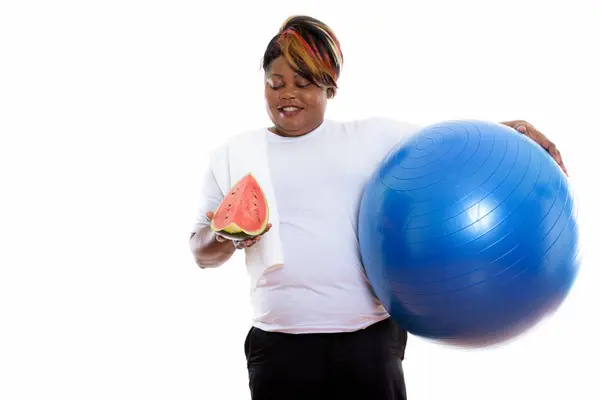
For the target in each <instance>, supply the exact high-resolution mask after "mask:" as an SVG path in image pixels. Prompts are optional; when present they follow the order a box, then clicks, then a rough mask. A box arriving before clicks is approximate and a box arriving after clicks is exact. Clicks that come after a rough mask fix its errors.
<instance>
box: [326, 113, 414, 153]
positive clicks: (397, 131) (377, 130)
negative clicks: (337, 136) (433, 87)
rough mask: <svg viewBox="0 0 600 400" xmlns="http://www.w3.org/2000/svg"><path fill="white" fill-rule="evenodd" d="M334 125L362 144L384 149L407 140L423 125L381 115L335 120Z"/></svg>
mask: <svg viewBox="0 0 600 400" xmlns="http://www.w3.org/2000/svg"><path fill="white" fill-rule="evenodd" d="M332 125H333V126H335V127H336V130H339V131H341V132H344V134H345V135H347V136H349V137H351V138H352V139H354V141H355V142H356V143H357V144H358V145H360V146H367V147H369V148H370V147H373V148H383V149H384V150H385V149H389V148H391V147H392V146H394V145H396V144H397V143H398V142H401V141H404V140H406V139H407V138H408V137H410V136H411V135H413V134H414V133H416V132H418V131H419V130H420V129H421V126H419V125H417V124H414V123H411V122H408V121H402V120H397V119H394V118H389V117H379V116H374V117H369V118H363V119H357V120H353V121H344V122H333V123H332Z"/></svg>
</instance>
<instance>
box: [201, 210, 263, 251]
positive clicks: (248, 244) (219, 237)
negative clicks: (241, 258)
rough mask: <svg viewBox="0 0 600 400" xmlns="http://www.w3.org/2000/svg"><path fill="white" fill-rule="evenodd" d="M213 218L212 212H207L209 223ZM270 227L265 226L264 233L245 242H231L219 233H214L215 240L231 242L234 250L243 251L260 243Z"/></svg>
mask: <svg viewBox="0 0 600 400" xmlns="http://www.w3.org/2000/svg"><path fill="white" fill-rule="evenodd" d="M214 216H215V213H214V212H212V211H209V212H207V213H206V218H208V220H209V221H212V219H213V218H214ZM271 226H272V225H271V224H267V228H266V229H265V231H264V232H263V233H261V234H260V235H258V236H255V237H252V238H250V239H246V240H231V239H229V238H226V237H225V236H222V235H219V233H217V232H215V235H216V240H217V242H219V243H225V242H232V243H233V245H234V246H235V248H236V249H238V250H241V249H245V248H247V247H252V246H254V245H255V244H256V243H258V242H259V241H260V238H261V237H262V236H263V235H264V234H265V233H267V232H269V229H271Z"/></svg>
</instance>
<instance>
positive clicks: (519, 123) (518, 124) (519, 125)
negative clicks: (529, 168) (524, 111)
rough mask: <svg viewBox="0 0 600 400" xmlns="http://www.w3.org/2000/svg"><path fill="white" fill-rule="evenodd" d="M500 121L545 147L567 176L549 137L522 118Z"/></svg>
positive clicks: (558, 153)
mask: <svg viewBox="0 0 600 400" xmlns="http://www.w3.org/2000/svg"><path fill="white" fill-rule="evenodd" d="M500 123H501V124H502V125H506V126H509V127H511V128H513V129H516V130H517V131H519V132H521V133H522V134H524V135H526V136H529V137H530V138H531V139H533V141H535V142H536V143H538V144H539V145H540V146H542V147H543V148H544V149H546V151H547V152H548V153H550V155H551V156H552V158H554V161H556V163H557V164H558V165H559V166H560V168H561V169H562V170H563V172H564V173H565V174H566V175H567V176H569V174H568V172H567V168H566V167H565V164H564V162H563V159H562V155H561V154H560V151H558V149H557V148H556V145H555V144H554V143H553V142H552V141H551V140H550V139H548V138H547V137H546V136H545V135H544V134H543V133H542V132H540V131H538V130H537V129H536V128H535V127H534V126H533V125H531V124H530V123H529V122H527V121H523V120H522V119H519V120H515V121H505V122H500Z"/></svg>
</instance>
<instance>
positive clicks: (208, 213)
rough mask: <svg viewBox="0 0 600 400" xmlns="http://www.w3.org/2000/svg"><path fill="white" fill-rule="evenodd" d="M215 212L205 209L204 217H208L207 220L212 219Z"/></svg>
mask: <svg viewBox="0 0 600 400" xmlns="http://www.w3.org/2000/svg"><path fill="white" fill-rule="evenodd" d="M214 216H215V213H213V212H212V211H207V212H206V218H208V220H209V221H212V219H213V218H214Z"/></svg>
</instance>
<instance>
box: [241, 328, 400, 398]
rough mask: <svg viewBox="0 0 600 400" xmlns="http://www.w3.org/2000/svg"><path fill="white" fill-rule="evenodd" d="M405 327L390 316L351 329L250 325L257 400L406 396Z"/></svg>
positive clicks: (252, 379) (247, 348)
mask: <svg viewBox="0 0 600 400" xmlns="http://www.w3.org/2000/svg"><path fill="white" fill-rule="evenodd" d="M406 337H407V335H406V331H405V330H403V329H400V328H398V327H397V326H396V324H395V323H394V322H392V320H391V319H389V318H388V319H387V320H385V321H381V322H379V323H376V324H374V325H372V326H370V327H368V328H366V329H363V330H360V331H357V332H349V333H346V332H344V333H328V334H321V333H311V334H300V335H295V334H285V333H277V332H266V331H263V330H261V329H258V328H252V329H250V332H248V336H247V338H246V343H245V351H246V359H247V361H248V376H249V381H250V382H249V383H250V392H251V394H252V399H253V400H296V399H298V400H300V399H302V400H319V399H327V400H335V399H356V400H361V399H365V400H405V399H406V388H405V384H404V373H403V371H402V359H403V358H404V348H405V346H406Z"/></svg>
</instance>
